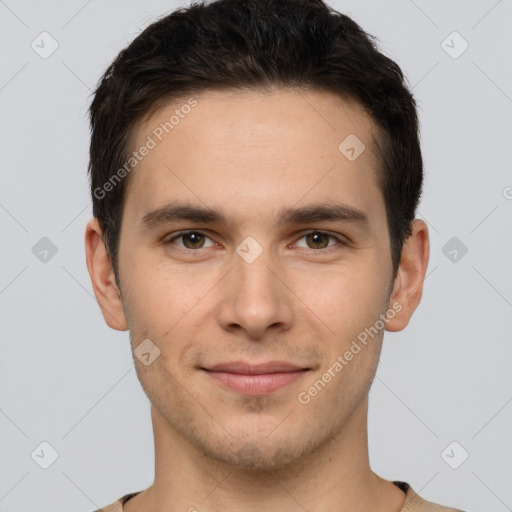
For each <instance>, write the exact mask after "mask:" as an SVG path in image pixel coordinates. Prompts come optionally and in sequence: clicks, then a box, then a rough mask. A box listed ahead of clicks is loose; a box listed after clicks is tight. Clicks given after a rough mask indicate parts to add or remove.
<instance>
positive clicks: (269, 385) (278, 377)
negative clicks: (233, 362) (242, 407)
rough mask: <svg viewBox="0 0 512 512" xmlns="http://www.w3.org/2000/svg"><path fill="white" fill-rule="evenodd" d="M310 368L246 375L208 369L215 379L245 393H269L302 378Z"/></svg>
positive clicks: (254, 394)
mask: <svg viewBox="0 0 512 512" xmlns="http://www.w3.org/2000/svg"><path fill="white" fill-rule="evenodd" d="M307 371H308V370H299V371H296V372H282V373H266V374H260V375H246V374H240V373H228V372H216V371H206V373H207V374H208V375H209V376H210V377H211V378H212V379H214V380H215V381H217V382H220V383H221V384H223V385H224V386H226V387H227V388H229V389H232V390H233V391H237V392H238V393H241V394H243V395H251V396H258V395H267V394H269V393H272V392H274V391H277V390H278V389H281V388H283V387H285V386H288V385H289V384H291V383H292V382H295V381H296V380H298V379H300V378H301V377H302V376H303V375H304V374H305V373H306V372H307Z"/></svg>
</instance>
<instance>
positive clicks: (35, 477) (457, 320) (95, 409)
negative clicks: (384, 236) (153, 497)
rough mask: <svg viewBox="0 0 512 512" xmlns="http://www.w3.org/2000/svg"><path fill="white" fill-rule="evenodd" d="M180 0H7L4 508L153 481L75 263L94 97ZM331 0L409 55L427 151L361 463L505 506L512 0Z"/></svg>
mask: <svg viewBox="0 0 512 512" xmlns="http://www.w3.org/2000/svg"><path fill="white" fill-rule="evenodd" d="M178 5H185V4H184V3H178V2H171V1H152V2H142V1H141V0H130V1H121V0H116V1H100V0H89V1H84V0H72V1H67V2H64V1H60V2H59V1H56V0H52V1H45V2H36V1H21V0H5V1H3V0H0V39H1V47H2V56H1V59H2V61H1V66H0V105H1V107H0V108H1V133H0V136H1V137H0V140H1V149H2V151H1V153H0V154H1V187H0V226H1V234H2V243H1V248H2V251H1V265H0V314H1V330H2V345H1V346H2V351H1V354H2V357H1V358H0V379H1V380H0V385H1V387H0V393H1V394H0V436H1V455H0V511H2V512H18V511H19V512H26V511H28V510H38V511H39V512H50V511H51V512H56V511H67V512H69V511H71V510H74V511H77V512H78V511H84V512H86V511H90V510H93V509H95V508H97V507H100V506H104V505H107V504H109V503H111V502H113V501H114V500H115V499H117V498H118V497H120V496H121V495H123V494H125V493H128V492H132V491H137V490H142V489H143V488H146V487H147V486H149V485H150V484H151V482H152V479H153V462H154V459H153V441H152V431H151V423H150V417H149V404H148V401H147V399H146V397H145V395H144V394H143V392H142V390H141V387H140V385H139V383H138V380H137V378H136V375H135V371H134V367H133V362H132V356H131V354H130V349H129V339H128V333H119V332H116V331H112V330H110V329H109V328H108V327H107V326H106V324H105V323H104V322H103V319H102V316H101V314H100V311H99V308H98V306H97V303H96V301H95V299H94V297H93V293H92V287H91V284H90V281H89V276H88V273H87V269H86V266H85V252H84V241H83V240H84V228H85V224H86V222H87V221H88V220H89V218H90V217H91V206H90V199H89V196H88V182H87V176H86V166H87V158H88V157H87V151H88V144H89V127H88V120H87V115H86V110H87V108H88V105H89V102H90V97H89V94H90V92H91V91H92V89H93V88H94V86H95V83H96V81H97V80H98V79H99V77H100V75H101V73H102V72H103V71H104V69H105V68H106V67H107V65H108V64H109V63H110V62H111V60H112V59H113V58H114V57H115V55H116V54H117V53H118V52H119V51H120V50H121V49H122V48H123V47H125V46H126V45H127V44H128V43H129V42H130V41H131V40H132V39H133V38H134V37H135V36H136V35H137V34H138V33H139V31H140V29H142V28H144V27H145V26H147V25H148V24H149V23H150V22H151V21H152V20H154V19H155V18H156V17H157V16H159V15H161V14H163V13H167V12H170V11H171V10H173V9H174V8H175V7H177V6H178ZM331 5H332V6H334V7H335V8H337V9H338V10H340V11H341V12H344V13H346V14H348V15H350V16H352V17H353V18H354V19H355V20H356V21H357V22H358V23H360V24H361V25H362V27H363V28H364V29H365V30H367V31H368V32H370V33H371V34H374V35H376V36H377V37H378V38H379V40H380V42H381V47H382V49H383V51H384V52H385V53H386V54H388V55H389V56H390V57H392V58H393V59H395V60H396V61H397V62H398V63H399V65H400V66H401V67H402V69H403V71H404V73H405V74H406V75H407V77H408V79H409V83H410V85H411V86H412V88H413V92H414V94H415V96H416V98H417V100H418V102H419V108H420V112H419V114H420V120H421V133H422V145H423V151H424V159H425V167H426V182H425V194H424V197H423V201H422V204H421V207H420V211H419V217H420V218H423V219H425V220H426V221H427V222H428V224H429V227H430V236H431V259H430V264H429V269H428V277H427V279H426V282H425V289H424V296H423V300H422V303H421V305H420V307H419V308H418V310H417V312H416V313H415V315H414V317H413V319H412V322H411V324H410V325H409V326H408V327H407V328H406V329H405V330H404V331H403V332H400V333H386V335H385V342H384V349H383V353H382V360H381V364H380V366H379V369H378V373H377V376H376V379H375V382H374V385H373V388H372V391H371V401H370V419H369V435H370V455H371V463H372V467H373V469H374V470H375V471H376V472H377V473H378V474H380V475H381V476H383V477H385V478H388V479H397V480H406V481H408V482H409V483H410V484H411V485H412V486H413V488H415V490H416V491H417V492H419V493H420V494H421V495H422V496H424V497H425V498H427V499H430V500H433V501H438V502H440V503H443V504H449V505H452V506H457V507H459V508H462V509H465V510H467V511H468V512H470V511H475V512H476V511H482V512H484V511H485V512H491V511H496V512H504V511H506V510H512V485H511V482H512V441H511V434H512V428H511V426H512V403H511V402H512V385H511V384H512V376H511V370H510V366H511V360H512V348H511V343H510V341H511V334H510V332H511V327H512V322H511V314H512V279H511V278H512V272H511V262H512V244H511V239H512V222H511V220H512V199H511V198H512V172H511V169H512V165H511V161H512V138H511V135H512V129H511V118H512V65H511V62H512V61H511V50H512V31H511V26H512V2H511V1H510V0H501V1H497V2H496V1H495V0H492V1H491V0H480V1H477V0H472V1H468V0H464V1H462V0H458V1H455V0H452V1H450V2H446V1H441V0H436V1H433V0H431V1H426V0H423V1H421V0H415V1H412V0H394V1H390V0H388V1H377V0H373V1H361V0H359V1H356V0H353V1H333V2H331ZM42 31H47V32H49V33H50V34H51V36H52V37H53V38H54V39H55V40H56V41H57V42H58V45H59V47H58V49H57V50H56V51H55V53H53V54H52V55H51V56H50V57H49V58H47V59H42V58H41V57H40V56H39V55H38V54H37V53H36V52H35V51H34V50H33V49H32V48H31V42H32V41H33V40H34V39H36V42H37V37H38V36H39V34H40V33H41V32H42ZM453 31H457V32H458V33H459V34H460V35H461V36H462V37H463V38H464V40H466V41H467V42H468V43H469V48H468V49H467V50H466V51H465V52H464V53H463V54H462V55H460V56H459V57H458V58H452V57H451V56H450V55H449V54H448V53H447V52H446V51H445V49H444V48H443V46H442V41H444V40H445V39H446V38H447V36H449V35H450V34H451V33H452V32H453ZM452 41H453V42H452ZM461 44H462V40H461V39H457V36H456V39H453V36H452V37H451V38H449V39H448V40H447V42H446V43H444V45H445V48H446V45H449V46H452V47H453V48H451V49H450V50H449V51H451V52H452V54H453V53H454V52H456V51H458V50H460V49H461V48H462V46H461ZM507 187H508V188H507ZM42 237H48V238H49V239H50V240H51V241H52V242H53V243H54V244H55V246H56V247H57V249H58V252H57V253H56V254H55V255H54V256H53V257H51V258H48V261H47V262H46V263H44V262H42V261H40V260H39V259H38V258H37V257H36V256H35V255H34V254H33V252H32V247H33V246H34V245H35V244H36V243H37V242H38V241H39V240H40V239H41V238H42ZM452 237H457V238H458V239H459V240H460V241H461V242H462V243H464V244H465V246H467V248H468V252H467V254H465V255H464V256H463V257H460V258H459V259H458V261H456V262H453V261H451V260H450V259H449V258H448V257H447V256H445V254H443V251H442V248H443V246H444V245H445V244H446V243H447V242H448V241H449V240H450V239H451V238H452ZM450 250H451V249H450ZM446 252H447V251H446ZM458 254H459V255H460V254H461V253H460V252H459V253H458ZM43 441H46V442H48V443H50V444H51V445H52V446H53V447H54V449H55V450H56V451H57V452H58V458H57V460H56V461H55V462H54V463H53V464H52V465H51V466H50V467H49V468H48V469H42V468H41V467H40V466H39V465H38V464H37V463H36V462H35V461H34V460H33V458H32V457H31V453H32V452H33V451H34V450H35V449H36V448H38V447H39V445H40V443H41V442H43ZM452 441H456V442H457V443H459V445H460V446H461V447H463V448H462V449H464V450H467V452H468V453H469V458H468V459H467V460H466V461H465V462H464V463H463V464H462V465H460V467H459V468H458V469H452V468H451V467H450V466H449V465H448V464H447V463H446V462H445V460H447V459H446V455H445V458H444V459H443V457H442V456H441V454H442V452H443V450H444V449H445V448H446V447H447V446H448V445H449V444H450V443H451V442H452ZM462 449H461V448H458V447H457V448H456V449H455V450H454V451H453V452H451V450H448V454H449V455H450V456H451V460H450V462H452V464H453V463H454V461H455V462H457V461H458V460H460V457H461V453H462V452H461V450H462ZM43 452H44V450H43ZM37 453H41V452H40V451H39V452H37ZM48 454H49V451H48V450H46V454H45V456H49V455H48ZM35 458H36V459H37V457H35ZM42 458H43V457H41V459H42Z"/></svg>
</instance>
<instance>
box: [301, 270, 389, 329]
mask: <svg viewBox="0 0 512 512" xmlns="http://www.w3.org/2000/svg"><path fill="white" fill-rule="evenodd" d="M381 272H382V270H379V269H378V268H375V267H374V266H370V265H366V266H365V267H364V269H361V268H357V267H356V266H350V267H348V266H347V267H343V268H342V267H339V268H338V269H334V268H332V267H331V268H330V269H326V271H325V272H322V273H316V274H315V277H314V279H311V278H309V277H308V279H303V278H301V277H296V280H295V286H293V287H292V289H293V290H294V292H295V293H296V294H297V296H298V297H299V298H300V299H302V302H303V304H304V306H305V307H307V308H309V310H310V313H311V312H313V313H314V314H315V316H316V317H317V319H318V320H319V321H320V322H321V323H323V324H324V327H326V332H328V333H329V332H330V334H332V335H335V336H336V337H338V338H340V337H341V338H345V337H346V335H354V334H355V335H357V334H358V332H359V331H360V330H361V329H364V328H365V327H367V326H368V324H373V323H374V322H375V319H376V318H378V316H379V314H380V313H381V312H382V308H383V307H384V303H385V298H386V293H385V292H386V290H387V281H386V280H385V279H384V277H383V274H382V273H381ZM308 316H311V314H309V315H308ZM327 327H329V328H330V329H327ZM331 331H334V333H335V334H334V333H333V332H331Z"/></svg>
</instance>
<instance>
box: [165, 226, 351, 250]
mask: <svg viewBox="0 0 512 512" xmlns="http://www.w3.org/2000/svg"><path fill="white" fill-rule="evenodd" d="M312 233H318V234H321V235H325V236H327V237H329V238H330V239H334V240H336V241H337V242H338V244H337V245H334V246H328V247H325V248H324V249H309V251H312V252H316V253H320V254H330V253H332V252H335V251H337V250H339V249H340V247H339V246H346V245H348V242H347V241H345V240H344V239H343V238H340V237H338V236H335V235H331V234H330V233H328V232H326V231H320V230H318V229H313V230H311V231H308V232H307V233H304V234H303V235H302V236H301V237H300V238H299V240H302V239H303V238H305V237H306V236H308V235H310V234H312ZM190 234H199V235H203V236H204V237H206V238H210V237H209V236H208V235H207V234H206V233H204V232H203V231H200V230H193V229H190V230H185V231H180V232H179V233H177V234H175V235H174V236H173V237H172V238H169V239H167V240H166V241H165V242H164V244H165V245H172V243H173V241H174V240H176V239H179V238H182V237H183V236H185V235H190ZM210 239H211V238H210ZM212 241H213V240H212ZM176 248H177V249H178V250H180V251H183V252H186V253H194V252H199V251H200V250H201V249H208V247H200V248H198V249H188V248H186V247H178V246H176ZM299 249H308V248H304V247H299Z"/></svg>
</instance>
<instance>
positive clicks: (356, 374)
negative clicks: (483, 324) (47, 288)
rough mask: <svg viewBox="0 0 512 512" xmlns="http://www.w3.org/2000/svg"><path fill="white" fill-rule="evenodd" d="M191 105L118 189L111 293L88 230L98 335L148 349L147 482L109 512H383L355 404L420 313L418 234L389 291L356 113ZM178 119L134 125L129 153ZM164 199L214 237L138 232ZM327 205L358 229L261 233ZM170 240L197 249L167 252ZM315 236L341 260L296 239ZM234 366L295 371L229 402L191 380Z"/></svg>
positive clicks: (422, 241)
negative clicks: (338, 205)
mask: <svg viewBox="0 0 512 512" xmlns="http://www.w3.org/2000/svg"><path fill="white" fill-rule="evenodd" d="M195 98H196V99H197V101H198V104H197V106H196V107H195V108H194V109H193V110H192V111H191V113H190V114H188V115H187V116H186V117H185V118H184V119H182V120H181V121H180V123H179V125H178V126H176V127H175V128H174V130H173V131H172V132H171V133H170V134H169V135H167V136H166V137H165V138H164V139H163V140H162V142H160V143H159V144H158V145H157V147H155V148H154V149H152V150H151V151H150V153H149V155H148V156H146V157H145V158H144V160H143V161H142V162H141V163H140V164H139V165H138V166H137V168H136V170H134V171H133V173H132V174H131V176H130V186H129V188H128V190H127V195H126V199H125V201H126V202H125V209H124V213H123V221H122V229H121V237H120V252H119V255H120V256H119V282H116V280H115V277H114V274H113V271H112V265H111V262H110V259H109V257H108V255H107V252H106V249H105V246H104V244H103V242H102V240H101V229H100V227H99V225H98V222H97V220H96V219H92V220H91V221H90V222H89V223H88V225H87V229H86V237H85V241H86V252H87V266H88V270H89V273H90V276H91V280H92V284H93V287H94V292H95V294H96V298H97V300H98V303H99V305H100V307H101V310H102V313H103V315H104V318H105V321H106V322H107V324H108V325H109V326H110V327H111V328H113V329H117V330H127V329H129V331H130V340H131V346H132V349H135V348H136V347H137V346H138V345H139V344H140V343H141V342H142V340H144V339H146V338H148V339H150V340H151V341H152V343H154V345H156V346H157V347H158V349H159V350H160V355H159V357H157V358H156V359H155V360H154V362H152V364H150V365H148V366H146V365H144V364H143V363H142V362H141V361H140V360H139V359H138V358H137V357H134V363H135V367H136V370H137V375H138V378H139V380H140V382H141V385H142V387H143V389H144V391H145V393H146V394H147V396H148V398H149V400H150V401H151V404H152V407H151V415H152V422H153V429H154V438H155V481H154V483H153V485H152V486H151V487H150V488H149V489H147V490H145V491H144V492H142V493H141V494H139V495H138V496H136V497H134V498H132V499H131V500H129V501H128V502H127V503H126V505H125V507H124V509H125V510H126V511H127V512H135V511H137V512H163V511H164V510H165V511H166V512H169V511H188V510H189V511H192V510H198V511H201V512H203V511H205V512H206V511H219V512H220V511H224V512H225V511H231V510H237V511H247V512H249V511H251V512H252V511H254V512H256V511H258V512H265V511H277V510H279V511H282V510H286V511H301V512H303V511H304V510H307V511H308V512H323V511H331V510H336V511H339V512H348V511H351V512H363V511H365V512H367V511H368V510H372V511H375V512H384V511H386V512H392V511H399V510H400V509H401V508H402V506H403V504H404V501H405V494H404V493H403V492H402V491H401V490H400V489H398V488H397V487H396V486H394V485H393V484H392V483H391V482H390V481H388V480H385V479H383V478H381V477H379V476H378V475H376V474H375V473H374V472H373V471H372V470H371V468H370V465H369V459H368V438H367V411H368V391H369V388H370V386H371V383H372V381H373V378H374V375H375V372H376V368H377V363H378V359H379V355H380V351H381V347H382V339H383V335H384V330H388V331H400V330H402V329H404V328H405V326H406V325H407V324H408V322H409V319H410V318H411V316H412V314H413V312H414V310H415V309H416V307H417V306H418V304H419V302H420V299H421V294H422V289H423V280H424V277H425V272H426V268H427V264H428V257H429V239H428V230H427V226H426V224H425V223H424V222H423V221H421V220H415V221H414V223H413V233H412V235H411V236H410V237H409V238H408V239H407V241H406V244H405V245H404V248H403V251H402V259H401V263H400V268H399V271H398V274H397V276H396V278H395V279H394V280H393V273H392V264H391V253H390V246H389V234H388V230H387V222H386V213H385V204H384V199H383V196H382V193H381V191H380V189H379V187H378V185H377V175H378V172H379V170H378V160H377V159H376V156H375V155H374V153H373V144H372V135H373V134H374V133H375V125H374V123H373V121H372V119H371V118H370V117H369V116H368V115H367V114H366V113H365V112H363V110H362V108H360V107H359V105H358V104H356V103H352V102H350V103H349V102H347V101H345V100H341V99H340V98H338V97H336V96H334V95H332V94H330V93H325V92H318V91H317V92H313V91H309V92H304V91H303V92H300V93H299V92H297V91H292V90H288V89H284V90H283V89H281V90H274V91H272V92H263V91H256V90H253V91H250V92H242V91H234V92H233V91H231V92H228V91H222V92H212V91H210V92H208V93H203V94H201V95H197V96H195ZM184 103H185V101H183V103H173V104H172V105H168V106H166V107H165V109H163V110H160V111H158V112H156V113H155V114H153V115H152V116H151V117H150V118H149V119H147V120H146V121H145V122H144V123H142V124H140V125H139V126H138V128H137V130H136V137H135V140H134V144H133V146H134V148H138V147H140V146H141V145H142V144H143V143H144V142H145V140H146V137H147V136H148V134H150V133H151V131H152V130H153V129H154V127H155V126H157V125H159V123H161V122H165V121H166V120H168V119H169V117H170V115H172V113H173V112H174V110H175V109H176V108H179V106H180V105H182V104H184ZM352 133H353V134H356V135H357V137H358V138H359V139H360V140H361V141H363V142H364V143H365V145H366V150H365V151H364V152H363V153H362V154H361V155H360V156H359V157H358V158H357V159H356V160H354V161H349V160H348V159H347V158H346V157H345V156H344V155H343V154H341V153H340V151H339V150H338V145H339V144H340V142H341V141H342V140H344V139H345V137H347V135H349V134H352ZM178 200H180V201H182V200H186V201H188V202H189V203H192V204H194V205H197V206H203V207H204V206H208V207H211V208H216V209H222V210H223V211H224V212H225V214H226V215H227V216H228V217H229V220H230V223H229V224H228V225H223V224H219V223H210V222H209V223H200V222H191V221H187V220H181V221H175V222H167V223H165V224H163V225H158V226H155V227H153V228H152V229H149V230H142V229H140V228H139V226H140V222H141V219H142V217H143V216H144V215H145V214H146V213H148V212H149V211H151V210H153V209H155V208H158V207H161V206H163V205H164V204H167V203H170V202H172V201H178ZM334 202H343V203H345V204H348V205H350V206H352V207H356V208H358V209H360V210H362V211H364V212H365V213H366V215H367V216H368V219H369V226H368V228H367V229H364V228H363V227H361V226H359V225H358V224H356V223H351V222H347V221H320V222H314V223H308V224H284V225H281V226H277V225H276V223H275V222H274V221H275V217H274V215H275V214H276V213H277V212H278V211H279V210H280V209H281V208H285V207H301V206H307V205H311V204H317V203H322V204H327V203H334ZM180 230H198V231H199V232H200V234H199V235H197V236H196V238H192V239H191V238H190V237H181V238H175V239H173V240H172V241H171V240H170V239H171V238H172V237H173V236H175V235H176V233H178V232H179V231H180ZM315 230H321V231H322V232H327V234H328V235H332V236H333V237H336V236H337V237H339V239H340V240H346V241H347V244H346V245H342V244H341V243H340V242H338V240H337V239H336V238H331V237H329V236H327V235H326V236H324V237H322V236H320V239H319V240H317V239H311V236H309V237H308V236H307V235H308V233H311V232H314V231H315ZM201 233H202V234H203V235H204V237H201ZM249 236H250V237H253V238H254V239H255V240H256V241H257V242H258V244H259V245H260V247H261V248H262V250H263V252H262V253H261V255H260V256H259V257H258V258H257V259H256V260H255V261H254V262H252V263H247V262H246V261H245V260H244V259H242V258H241V257H240V256H239V254H238V253H237V252H236V248H237V247H238V246H239V245H240V244H241V243H242V241H243V240H244V239H245V238H246V237H249ZM345 237H346V238H345ZM326 246H327V247H326ZM196 247H197V248H196ZM390 292H391V294H390ZM393 304H399V305H400V306H401V310H400V312H398V313H396V314H395V316H394V318H392V319H391V320H389V321H388V322H387V323H386V325H385V329H381V330H380V331H379V334H378V335H376V336H374V337H373V338H372V339H371V340H370V341H369V342H368V344H367V345H366V346H364V348H363V349H362V350H361V351H360V352H359V353H358V354H357V355H354V357H353V359H352V360H351V361H349V362H348V364H347V365H346V366H344V368H343V370H342V371H340V372H339V373H337V374H336V377H334V378H332V380H331V381H330V382H329V383H328V384H327V385H326V386H325V388H323V389H322V390H321V391H320V392H318V394H317V395H316V396H315V397H313V398H311V401H310V402H309V403H308V404H306V405H305V404H302V403H300V402H299V400H298V399H297V396H298V394H299V393H300V392H301V391H304V390H306V391H307V390H308V388H310V387H311V386H312V385H313V383H314V382H315V381H318V379H319V378H321V377H322V375H323V374H324V373H325V372H326V371H327V370H328V369H329V367H332V365H333V363H334V362H335V361H336V360H337V357H338V356H340V355H343V354H344V353H345V352H346V351H347V350H348V349H349V348H350V346H351V343H352V342H353V340H356V339H357V335H358V334H359V333H361V332H362V331H364V329H365V328H369V327H370V326H373V325H375V323H376V321H377V320H378V319H379V315H381V314H386V312H387V311H388V310H389V309H390V308H392V305H393ZM235 360H244V361H247V362H251V363H259V362H264V361H270V360H280V361H287V362H290V363H292V364H296V365H298V366H301V367H307V368H310V371H309V372H307V373H304V374H303V376H301V377H300V378H299V379H298V380H296V381H295V382H293V383H292V384H290V385H288V386H286V387H284V388H281V389H279V390H278V391H275V392H273V393H270V394H268V395H265V396H244V395H242V394H240V393H237V392H234V391H231V390H227V389H224V388H223V387H222V386H220V385H219V384H217V383H216V382H214V381H213V380H212V379H211V378H210V376H209V375H208V373H207V372H205V371H203V370H201V369H200V368H203V367H208V366H212V365H214V364H218V363H222V362H228V361H235ZM192 507H193V508H192Z"/></svg>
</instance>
